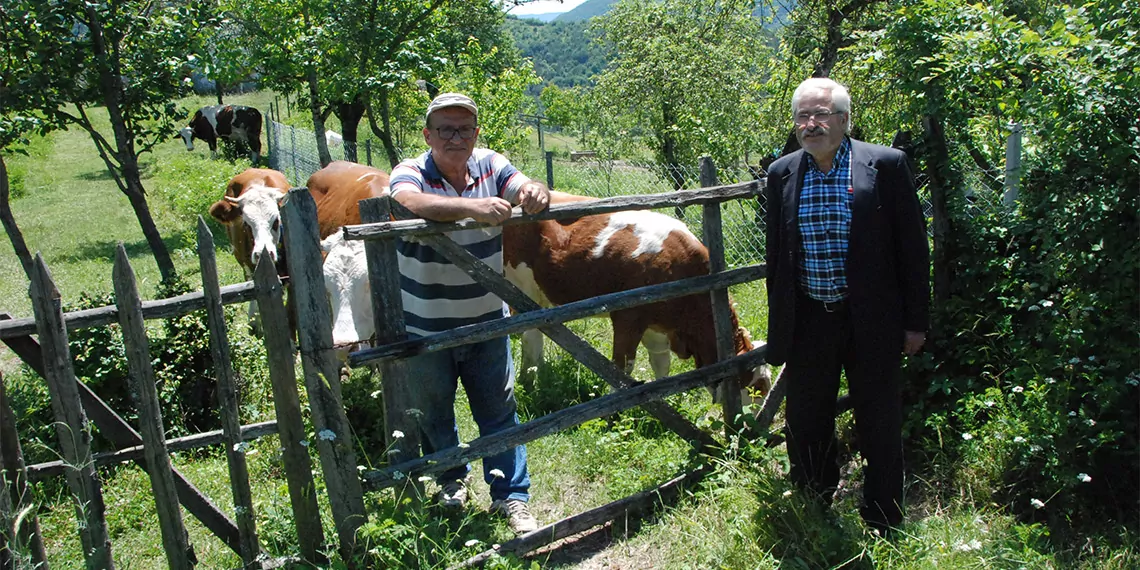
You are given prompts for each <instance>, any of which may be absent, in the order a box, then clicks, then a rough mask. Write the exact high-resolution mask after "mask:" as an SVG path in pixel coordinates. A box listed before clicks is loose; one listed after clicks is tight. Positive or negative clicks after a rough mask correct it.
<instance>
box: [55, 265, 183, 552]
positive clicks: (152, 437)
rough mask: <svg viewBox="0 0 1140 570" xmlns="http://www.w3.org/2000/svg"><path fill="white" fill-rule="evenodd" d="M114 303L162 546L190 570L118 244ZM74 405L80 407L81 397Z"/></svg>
mask: <svg viewBox="0 0 1140 570" xmlns="http://www.w3.org/2000/svg"><path fill="white" fill-rule="evenodd" d="M111 276H112V278H111V280H112V283H113V284H114V287H115V302H116V305H117V306H118V308H119V326H120V327H121V328H122V331H123V349H124V352H125V353H126V357H127V369H128V371H129V376H130V383H131V400H132V401H133V402H134V404H135V409H136V410H137V411H138V414H139V430H140V432H141V435H142V438H143V456H144V457H145V459H146V466H147V474H148V475H150V489H151V492H152V494H153V495H154V505H155V509H156V510H157V514H158V528H159V532H160V534H161V536H162V548H163V550H165V551H166V561H167V564H169V565H170V568H171V569H172V570H190V569H191V568H193V567H194V564H195V563H196V562H197V560H198V558H197V556H195V555H194V549H193V547H192V546H190V537H189V536H188V535H187V534H186V527H185V525H183V524H182V508H181V507H179V506H178V495H177V493H176V492H175V490H174V475H173V473H171V467H170V455H169V454H167V451H166V435H165V434H166V430H165V429H164V428H163V426H162V404H161V403H160V402H159V401H158V390H156V389H155V387H154V384H155V381H154V368H153V367H152V366H151V364H150V341H149V340H148V339H147V337H146V321H145V320H144V319H143V316H142V300H141V298H140V297H139V291H138V285H137V284H136V283H135V272H134V270H133V269H132V268H131V263H130V261H129V260H128V258H127V249H126V248H125V247H123V244H122V243H121V242H120V243H119V245H118V247H116V248H115V265H114V268H113V269H112V270H111ZM75 396H76V397H75V403H76V405H79V406H80V407H81V408H82V404H81V403H80V402H79V394H78V393H76V395H75Z"/></svg>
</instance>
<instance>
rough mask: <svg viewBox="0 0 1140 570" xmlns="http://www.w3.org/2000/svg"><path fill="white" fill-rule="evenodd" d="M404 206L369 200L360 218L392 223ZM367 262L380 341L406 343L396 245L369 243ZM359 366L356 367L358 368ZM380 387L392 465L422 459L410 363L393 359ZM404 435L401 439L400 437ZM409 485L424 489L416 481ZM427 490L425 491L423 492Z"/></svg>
mask: <svg viewBox="0 0 1140 570" xmlns="http://www.w3.org/2000/svg"><path fill="white" fill-rule="evenodd" d="M398 205H399V203H398V202H396V201H395V200H392V198H391V197H383V198H368V199H366V200H361V201H360V218H361V220H363V221H364V222H381V221H387V220H389V219H390V218H391V210H392V208H394V207H396V206H398ZM364 252H365V256H366V259H367V260H368V280H369V284H370V286H371V289H372V311H373V315H375V325H376V342H377V343H385V344H386V343H392V342H397V341H402V340H404V339H405V338H407V328H406V325H405V323H404V303H403V301H402V298H401V293H400V267H399V261H398V259H397V255H396V241H395V240H390V239H387V240H372V241H368V242H365V244H364ZM353 366H357V364H353ZM379 368H380V383H381V388H382V390H383V393H384V438H385V447H386V449H388V457H387V459H388V462H389V464H395V463H402V462H404V461H409V460H412V459H414V458H416V457H417V456H419V454H420V429H419V424H418V421H417V419H416V418H415V417H414V416H413V415H411V414H410V413H409V410H410V409H412V408H414V407H415V406H414V405H413V404H412V402H413V401H414V400H413V399H412V396H411V393H410V391H411V389H412V381H411V376H410V374H409V371H408V367H407V363H406V362H404V361H402V360H389V361H385V362H383V363H382V364H381V365H380V366H379ZM397 432H398V433H402V434H403V437H402V438H397V437H395V435H396V434H397ZM408 483H409V485H411V486H413V487H415V488H416V489H420V488H421V487H422V485H420V484H419V482H418V481H416V480H414V479H409V480H408ZM420 490H422V489H420Z"/></svg>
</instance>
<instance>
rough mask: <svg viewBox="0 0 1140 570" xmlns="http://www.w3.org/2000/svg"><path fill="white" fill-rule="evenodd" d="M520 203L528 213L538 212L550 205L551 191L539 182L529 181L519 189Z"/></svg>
mask: <svg viewBox="0 0 1140 570" xmlns="http://www.w3.org/2000/svg"><path fill="white" fill-rule="evenodd" d="M519 205H520V206H522V209H523V211H524V212H526V213H528V214H537V213H539V212H541V211H543V210H545V209H546V207H547V206H548V205H550V191H549V190H547V189H546V186H544V185H542V184H541V183H538V182H527V183H526V184H524V185H523V187H522V188H521V189H520V190H519Z"/></svg>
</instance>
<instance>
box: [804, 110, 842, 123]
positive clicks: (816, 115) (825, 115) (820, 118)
mask: <svg viewBox="0 0 1140 570" xmlns="http://www.w3.org/2000/svg"><path fill="white" fill-rule="evenodd" d="M846 112H847V111H814V112H811V113H809V112H807V111H800V112H799V113H796V116H795V117H794V119H795V121H796V124H797V125H806V124H808V123H809V122H811V120H812V119H815V122H817V123H826V122H827V121H829V120H831V118H832V117H834V116H835V115H842V114H843V113H846Z"/></svg>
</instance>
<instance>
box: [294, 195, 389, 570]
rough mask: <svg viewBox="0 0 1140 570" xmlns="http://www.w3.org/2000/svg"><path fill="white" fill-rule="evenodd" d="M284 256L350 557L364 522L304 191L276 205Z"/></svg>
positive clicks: (316, 425) (343, 545)
mask: <svg viewBox="0 0 1140 570" xmlns="http://www.w3.org/2000/svg"><path fill="white" fill-rule="evenodd" d="M281 210H282V212H281V213H282V222H283V223H284V225H285V242H286V243H288V244H289V247H288V248H286V252H285V253H286V256H287V258H288V262H289V271H290V276H289V277H290V279H291V290H292V294H291V295H290V303H292V302H293V298H294V297H295V298H296V300H297V303H296V305H297V321H298V329H297V333H298V343H299V345H300V352H301V367H302V368H303V370H304V374H305V389H306V390H307V391H308V394H309V408H310V409H311V410H312V418H313V429H314V430H315V431H316V432H317V451H318V453H319V454H320V458H321V468H322V471H323V473H324V478H325V488H326V490H327V491H328V496H329V505H330V506H331V507H332V513H333V522H334V523H335V524H336V532H337V535H338V536H339V537H340V552H341V557H342V559H343V560H345V561H346V562H347V563H348V564H349V565H350V566H354V565H355V562H353V561H354V560H355V558H356V530H357V529H358V528H360V526H361V525H363V524H364V523H365V522H366V521H367V520H368V515H367V514H366V513H365V511H364V495H363V491H362V490H361V487H360V478H359V476H358V475H357V472H356V465H357V463H356V452H355V450H354V449H353V441H352V428H351V426H350V425H349V423H348V417H347V416H346V415H345V412H344V401H343V400H342V398H341V392H340V370H339V368H340V366H339V363H338V362H337V359H336V356H335V354H334V353H333V349H332V316H331V314H330V310H329V302H328V295H327V293H326V292H325V282H324V275H323V274H322V273H321V262H322V258H321V250H320V240H319V239H318V236H319V232H318V230H317V205H316V202H314V201H313V197H312V196H311V195H310V194H309V190H308V189H307V188H293V189H291V190H289V194H288V196H287V197H286V199H285V205H284V206H283V207H282V209H281Z"/></svg>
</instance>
